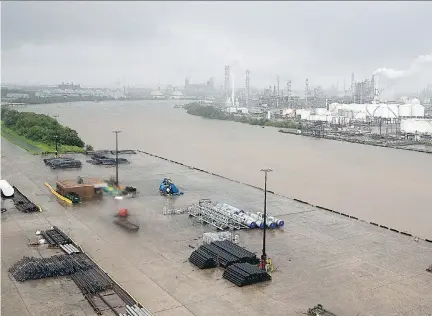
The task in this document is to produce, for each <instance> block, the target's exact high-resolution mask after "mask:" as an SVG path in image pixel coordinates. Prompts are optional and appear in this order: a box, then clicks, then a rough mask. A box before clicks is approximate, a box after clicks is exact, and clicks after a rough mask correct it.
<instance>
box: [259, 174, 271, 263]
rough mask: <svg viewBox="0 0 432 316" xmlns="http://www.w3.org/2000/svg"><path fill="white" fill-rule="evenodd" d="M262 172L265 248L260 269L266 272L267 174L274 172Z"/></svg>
mask: <svg viewBox="0 0 432 316" xmlns="http://www.w3.org/2000/svg"><path fill="white" fill-rule="evenodd" d="M261 171H262V172H264V174H265V177H264V230H263V248H262V255H261V263H260V268H261V269H262V270H265V267H266V263H267V254H266V230H267V173H269V172H272V171H273V170H272V169H271V168H264V169H261Z"/></svg>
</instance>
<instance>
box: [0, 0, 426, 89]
mask: <svg viewBox="0 0 432 316" xmlns="http://www.w3.org/2000/svg"><path fill="white" fill-rule="evenodd" d="M431 10H432V3H431V2H412V3H410V2H315V1H310V2H307V1H305V2H282V1H280V2H271V1H266V2H264V1H263V2H228V1H226V2H151V1H148V2H147V1H145V2H144V1H143V2H139V1H135V2H127V1H124V2H119V1H117V2H116V1H112V2H103V1H93V2H84V1H75V2H68V1H63V2H61V1H57V2H55V1H49V2H48V1H47V2H44V1H15V2H12V1H10V2H7V1H4V2H2V7H1V26H2V27H1V35H2V36H1V44H2V57H1V58H2V65H1V66H2V81H3V82H15V83H18V82H22V81H23V80H24V81H28V82H34V83H49V84H55V83H58V82H59V81H64V80H66V81H74V82H79V83H81V84H83V85H104V84H110V83H113V82H116V81H118V79H119V78H126V79H125V80H126V81H127V82H128V83H130V84H142V83H145V84H150V85H152V86H155V85H157V83H158V82H160V83H168V82H170V83H172V84H178V85H180V84H182V83H183V82H184V78H185V77H186V76H190V77H191V78H192V80H193V81H194V82H200V81H205V80H207V79H208V78H209V77H215V78H216V84H217V85H218V86H219V85H222V84H223V76H224V66H225V65H231V67H232V68H233V72H235V75H236V78H237V79H238V78H243V76H244V71H245V70H246V69H248V70H250V72H251V81H252V82H253V84H254V85H257V86H260V87H267V86H268V84H274V83H275V80H276V79H275V78H276V76H277V75H279V76H280V78H281V80H287V79H290V80H292V82H293V89H296V88H300V89H302V88H303V85H304V80H305V78H309V80H310V83H311V84H321V85H324V86H329V85H334V84H336V82H337V81H339V82H341V81H343V80H345V79H346V80H347V82H349V80H350V74H351V72H354V73H355V74H356V78H359V79H360V78H369V77H370V75H371V73H372V72H373V71H374V70H375V69H377V67H378V66H380V65H392V67H394V68H395V69H396V70H391V69H380V70H379V73H383V74H386V75H387V77H393V78H397V77H399V78H403V77H404V75H405V74H406V71H402V70H397V69H404V67H403V65H406V64H408V63H409V62H410V59H412V56H418V55H420V54H421V53H422V52H430V51H432V41H430V40H428V38H427V34H425V30H428V29H432V20H431V19H430V12H431ZM401 21H403V22H404V23H401ZM401 42H402V43H409V45H401V44H400V43H401ZM427 58H428V57H425V59H427ZM422 62H423V61H422V60H419V61H418V63H417V64H416V65H415V66H414V70H415V69H416V68H415V67H420V65H423V66H424V64H421V63H422ZM416 71H417V70H416ZM420 73H421V71H420V72H419V74H420ZM421 76H423V75H421ZM424 76H427V74H424ZM238 81H239V80H237V82H238ZM242 84H244V83H242ZM239 85H240V83H239Z"/></svg>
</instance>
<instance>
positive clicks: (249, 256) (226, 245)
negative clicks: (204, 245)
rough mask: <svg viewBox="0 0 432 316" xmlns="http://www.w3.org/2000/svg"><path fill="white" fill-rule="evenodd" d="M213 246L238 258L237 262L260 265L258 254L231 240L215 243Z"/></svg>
mask: <svg viewBox="0 0 432 316" xmlns="http://www.w3.org/2000/svg"><path fill="white" fill-rule="evenodd" d="M212 244H213V245H215V246H216V247H218V248H219V249H222V250H223V251H225V252H227V253H229V254H230V255H232V256H233V257H235V258H237V260H236V261H237V262H249V263H251V264H258V263H259V259H258V258H257V256H256V254H254V253H252V252H250V251H249V250H247V249H245V248H243V247H240V246H239V245H237V244H235V243H233V242H231V241H229V240H221V241H215V242H213V243H212Z"/></svg>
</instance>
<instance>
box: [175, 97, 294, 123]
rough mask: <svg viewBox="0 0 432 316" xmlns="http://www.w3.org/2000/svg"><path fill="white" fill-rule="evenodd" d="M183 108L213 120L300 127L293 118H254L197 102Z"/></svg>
mask: <svg viewBox="0 0 432 316" xmlns="http://www.w3.org/2000/svg"><path fill="white" fill-rule="evenodd" d="M183 108H184V109H185V110H186V112H187V113H188V114H190V115H195V116H201V117H204V118H208V119H213V120H221V121H232V122H238V123H245V124H249V125H258V126H263V127H264V126H271V127H279V128H293V129H296V128H299V127H300V122H298V121H295V120H281V121H274V120H268V119H266V118H254V117H249V116H245V115H239V114H233V113H226V112H223V111H222V110H220V109H218V108H215V107H213V106H202V105H200V104H197V103H191V104H188V105H185V106H183Z"/></svg>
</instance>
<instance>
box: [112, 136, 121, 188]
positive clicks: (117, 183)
mask: <svg viewBox="0 0 432 316" xmlns="http://www.w3.org/2000/svg"><path fill="white" fill-rule="evenodd" d="M113 133H115V134H116V185H117V186H118V185H119V180H118V134H119V133H121V131H113Z"/></svg>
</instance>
